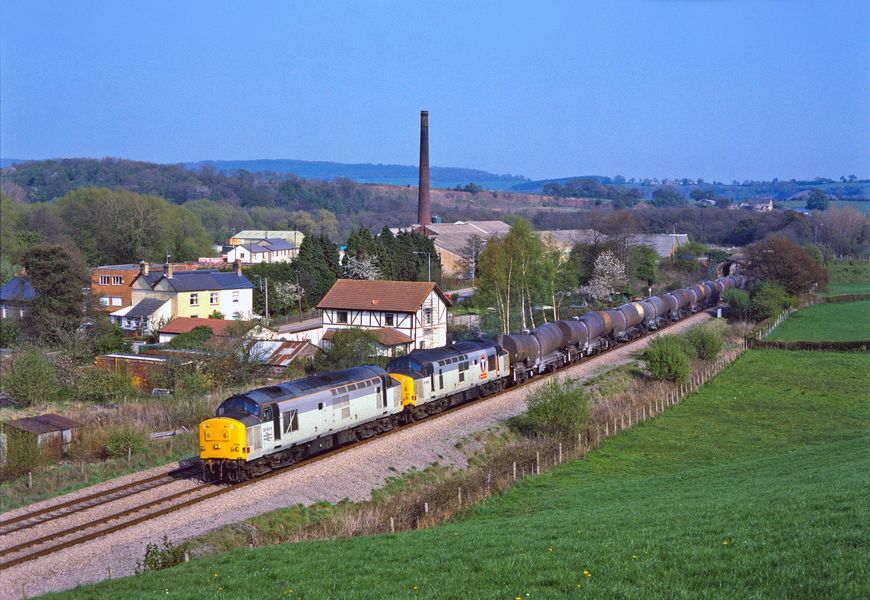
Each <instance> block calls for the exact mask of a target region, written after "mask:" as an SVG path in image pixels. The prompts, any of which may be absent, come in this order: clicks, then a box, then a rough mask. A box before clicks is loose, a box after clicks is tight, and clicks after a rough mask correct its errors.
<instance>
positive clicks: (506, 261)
mask: <svg viewBox="0 0 870 600" xmlns="http://www.w3.org/2000/svg"><path fill="white" fill-rule="evenodd" d="M557 267H558V263H557V261H556V260H554V256H553V253H552V252H548V251H547V249H546V247H545V246H544V242H543V241H542V240H541V238H540V236H538V235H537V234H536V233H535V232H534V230H533V229H532V227H531V225H529V223H528V222H527V221H525V220H524V219H517V220H516V222H515V223H514V225H513V226H512V227H511V230H510V231H509V232H508V234H507V235H506V236H505V237H503V238H495V239H491V240H490V241H489V242H487V244H486V247H485V248H484V250H483V252H482V253H481V255H480V263H479V273H478V289H479V290H480V292H479V293H480V294H481V298H482V300H483V301H484V302H487V303H489V305H490V306H493V307H494V308H495V309H496V315H497V317H498V323H497V325H496V327H495V329H497V330H500V331H503V332H508V331H511V330H512V329H513V330H515V329H517V328H518V327H520V328H522V329H527V328H533V327H535V326H536V318H535V316H536V315H535V307H536V306H538V307H539V306H540V305H543V304H550V303H554V301H555V291H556V290H555V281H556V276H557V272H558V268H557ZM553 306H555V303H554V304H553ZM553 310H554V311H555V309H553ZM543 318H545V319H546V318H547V316H546V314H544V315H543Z"/></svg>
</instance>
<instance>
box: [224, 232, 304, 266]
mask: <svg viewBox="0 0 870 600" xmlns="http://www.w3.org/2000/svg"><path fill="white" fill-rule="evenodd" d="M298 253H299V248H298V246H296V244H294V243H293V242H288V241H287V240H283V239H280V238H276V239H263V240H260V241H258V242H256V243H249V244H239V245H237V246H233V247H232V249H231V250H229V251H228V252H227V253H226V255H225V258H226V261H227V262H228V263H234V262H236V261H237V260H238V261H239V262H242V263H245V264H259V263H279V262H290V261H291V260H293V258H294V257H295V256H296V255H297V254H298Z"/></svg>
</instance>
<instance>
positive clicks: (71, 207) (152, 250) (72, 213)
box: [56, 188, 212, 265]
mask: <svg viewBox="0 0 870 600" xmlns="http://www.w3.org/2000/svg"><path fill="white" fill-rule="evenodd" d="M56 210H57V215H58V216H59V217H60V220H61V222H62V223H63V226H64V230H65V232H66V233H67V235H69V237H70V238H71V239H72V240H73V241H74V242H75V244H76V246H77V247H78V248H79V249H80V250H81V251H82V253H83V254H84V256H85V258H86V259H87V261H88V264H92V265H95V264H112V263H130V262H138V261H140V260H151V261H161V262H162V261H163V259H164V257H165V256H166V255H167V254H171V255H172V256H173V257H174V258H175V259H176V260H196V259H197V258H199V257H200V256H209V255H210V254H211V252H212V250H211V239H210V238H209V236H208V234H207V233H206V231H205V229H204V228H203V226H202V223H201V222H200V220H199V218H198V217H197V216H196V215H195V214H194V213H192V212H191V211H190V210H188V209H186V208H184V207H181V206H177V205H174V204H170V203H169V202H167V201H166V200H164V199H163V198H160V197H158V196H151V195H147V196H146V195H142V194H134V193H133V192H127V191H123V190H110V189H106V188H83V189H79V190H76V191H74V192H70V193H69V194H67V195H66V196H64V197H63V198H61V199H60V201H59V202H58V203H57V209H56Z"/></svg>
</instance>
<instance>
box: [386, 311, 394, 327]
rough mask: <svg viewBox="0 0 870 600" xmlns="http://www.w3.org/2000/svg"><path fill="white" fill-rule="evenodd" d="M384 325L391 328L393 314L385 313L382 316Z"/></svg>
mask: <svg viewBox="0 0 870 600" xmlns="http://www.w3.org/2000/svg"><path fill="white" fill-rule="evenodd" d="M384 325H386V326H387V327H392V326H393V314H392V313H387V314H385V315H384Z"/></svg>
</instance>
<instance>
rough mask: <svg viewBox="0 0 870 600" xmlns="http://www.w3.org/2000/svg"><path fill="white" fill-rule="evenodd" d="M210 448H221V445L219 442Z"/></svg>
mask: <svg viewBox="0 0 870 600" xmlns="http://www.w3.org/2000/svg"><path fill="white" fill-rule="evenodd" d="M212 448H214V449H215V450H220V449H221V445H220V444H214V445H213V446H212Z"/></svg>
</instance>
